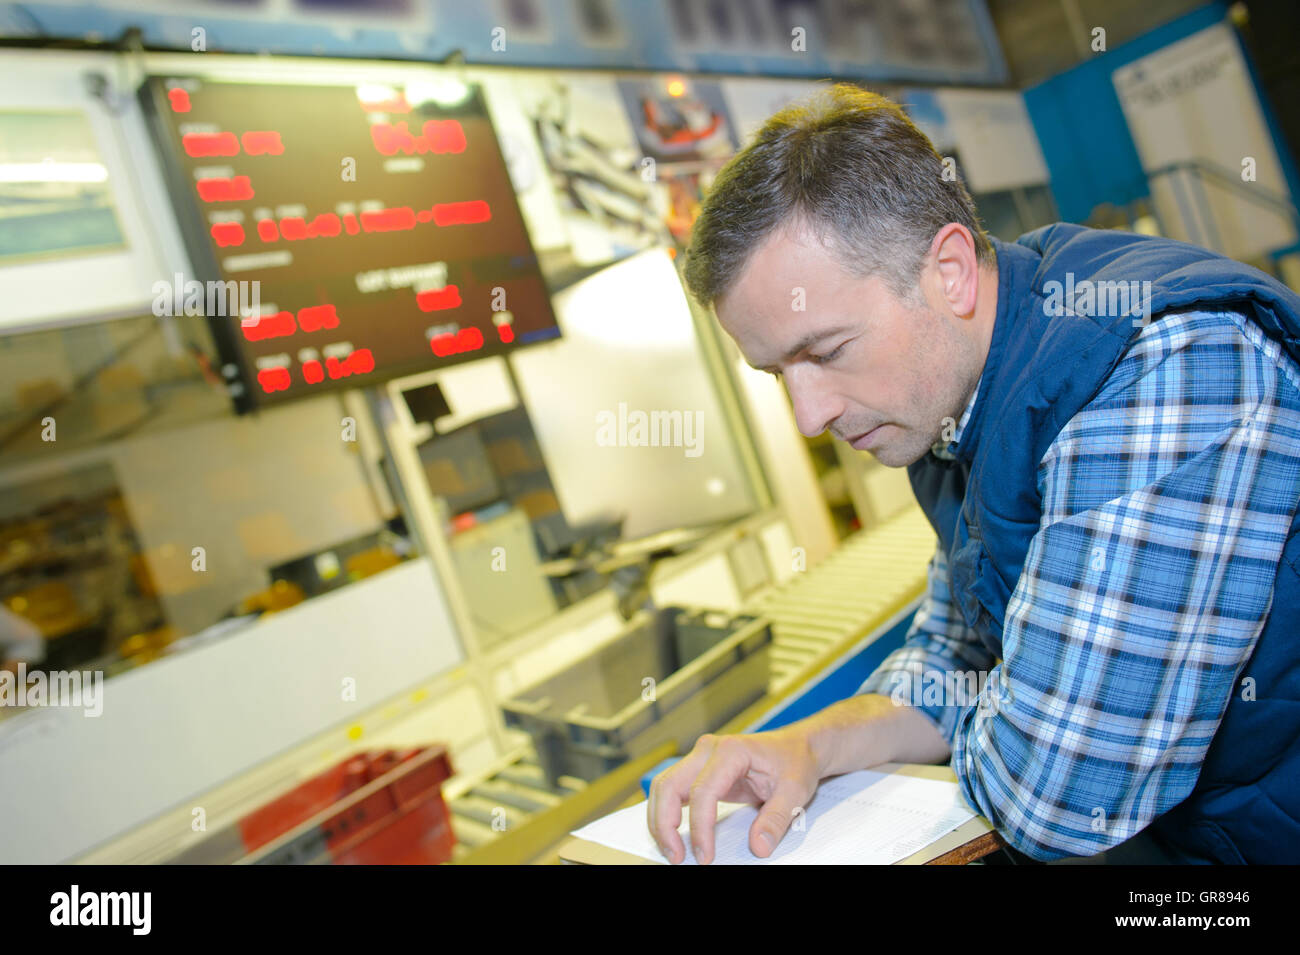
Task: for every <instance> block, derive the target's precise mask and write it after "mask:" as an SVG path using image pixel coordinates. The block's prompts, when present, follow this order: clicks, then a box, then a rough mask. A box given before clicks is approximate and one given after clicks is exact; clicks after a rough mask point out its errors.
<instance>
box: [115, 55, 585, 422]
mask: <svg viewBox="0 0 1300 955" xmlns="http://www.w3.org/2000/svg"><path fill="white" fill-rule="evenodd" d="M141 97H142V100H143V102H144V104H145V111H146V115H147V116H149V119H150V126H151V128H152V130H153V133H154V137H155V140H156V145H157V146H158V148H159V151H160V153H161V155H162V157H163V166H164V169H165V171H166V176H167V179H168V189H169V191H170V192H171V194H172V197H173V202H174V203H175V204H176V206H177V215H178V218H179V220H180V224H181V229H182V232H183V234H184V236H185V242H186V246H187V248H188V250H189V253H190V258H191V261H192V263H193V267H194V270H195V273H196V274H195V276H193V277H192V278H187V279H186V280H185V281H183V282H181V281H177V282H174V283H172V285H174V286H176V287H175V288H172V289H169V290H166V291H170V294H171V296H172V298H173V301H166V300H165V299H166V297H167V295H166V294H162V295H160V298H161V299H163V301H161V302H160V301H158V300H155V312H158V311H159V308H160V307H161V308H163V309H168V308H171V309H174V310H176V311H180V310H185V309H191V308H195V307H199V305H200V304H201V306H202V308H203V311H204V313H205V314H208V315H209V316H210V317H211V318H212V321H213V323H214V331H215V333H216V338H217V341H218V343H219V347H220V348H221V350H222V356H221V357H222V361H223V366H224V369H225V372H226V374H227V377H228V378H230V379H231V391H232V394H233V396H234V398H235V404H236V408H237V409H238V410H240V411H247V410H251V409H253V408H259V407H266V406H268V405H271V404H275V403H278V402H281V401H285V400H289V399H293V398H300V397H306V396H309V395H312V394H318V393H320V392H322V391H326V390H330V389H333V388H344V387H357V386H362V385H366V384H372V383H377V382H380V381H383V380H385V379H387V378H392V377H396V376H399V375H405V374H410V373H414V372H417V371H423V370H427V369H430V368H436V367H439V366H442V365H449V364H453V363H458V362H464V361H469V360H473V359H475V358H481V357H483V356H486V355H492V354H501V353H504V352H508V351H511V350H513V349H515V348H518V347H520V346H521V345H527V344H529V343H532V342H537V341H543V340H548V339H551V338H556V337H558V336H559V328H558V326H557V325H556V321H555V315H554V313H553V312H552V309H551V302H550V296H549V294H548V292H547V289H546V285H545V283H544V282H543V280H542V276H541V273H540V271H539V269H538V265H537V257H536V254H535V253H534V251H533V248H532V244H531V242H530V241H529V238H528V232H527V230H526V228H525V226H524V222H523V218H522V216H521V215H520V212H519V207H518V204H517V202H516V200H515V193H514V188H513V186H512V184H511V182H510V177H509V174H508V172H507V169H506V164H505V161H504V159H503V158H502V154H501V150H500V148H499V146H498V144H497V139H496V134H495V132H494V131H493V128H492V123H491V120H490V119H489V117H488V114H487V111H486V109H485V107H484V105H483V99H482V94H481V91H480V90H479V89H478V88H477V87H476V86H473V85H466V84H464V83H461V82H459V81H456V80H448V79H437V80H430V81H427V82H422V83H418V84H417V83H414V82H408V83H407V84H406V85H404V86H402V85H397V86H382V85H374V84H359V85H351V86H339V85H315V86H306V85H280V84H254V83H239V82H233V81H229V80H219V81H216V80H212V79H208V78H202V79H200V78H196V77H163V76H153V77H149V78H148V79H147V81H146V83H145V85H144V86H143V87H142V89H141ZM177 279H178V280H179V279H180V277H179V276H178V277H177ZM182 285H184V286H186V287H185V288H181V287H180V286H182ZM170 313H171V312H168V314H170ZM186 313H187V314H194V312H193V311H186Z"/></svg>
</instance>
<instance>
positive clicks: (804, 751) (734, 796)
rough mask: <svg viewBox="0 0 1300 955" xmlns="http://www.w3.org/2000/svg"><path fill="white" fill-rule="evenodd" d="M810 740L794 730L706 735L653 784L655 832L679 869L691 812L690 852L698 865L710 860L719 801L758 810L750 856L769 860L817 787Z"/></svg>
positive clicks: (751, 833)
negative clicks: (686, 809)
mask: <svg viewBox="0 0 1300 955" xmlns="http://www.w3.org/2000/svg"><path fill="white" fill-rule="evenodd" d="M820 778H821V777H820V771H819V768H818V765H817V759H816V757H815V755H814V753H813V750H812V747H811V746H810V744H809V740H808V736H807V734H806V733H805V732H804V731H803V730H801V729H800V728H799V727H798V726H797V725H796V726H789V727H785V728H782V729H778V730H772V731H770V732H767V733H749V734H745V735H741V736H713V735H711V734H706V735H704V736H701V737H700V738H699V740H698V741H697V742H696V743H695V748H694V749H692V750H691V751H690V753H688V754H687V756H686V757H685V758H684V759H682V760H681V761H680V762H678V763H677V764H676V765H674V766H671V767H670V768H668V769H666V770H665V771H664V772H662V773H660V774H659V775H658V776H656V777H655V779H654V782H653V783H652V784H651V786H650V799H649V801H648V803H647V806H648V808H647V810H646V812H647V815H648V822H649V824H650V832H651V834H652V835H653V836H654V838H655V842H657V843H658V844H659V848H660V851H662V852H663V853H664V855H665V856H666V857H667V858H668V861H669V862H672V863H673V864H674V865H675V864H677V863H679V862H681V861H682V860H683V859H685V858H686V847H685V846H683V845H682V838H681V836H680V835H679V834H678V832H677V827H678V826H679V825H681V822H682V806H683V804H689V805H690V807H691V846H692V848H693V851H694V853H695V859H696V861H697V862H700V863H701V864H705V863H709V862H712V861H713V848H714V844H713V837H714V832H713V830H714V824H715V823H716V821H717V817H718V803H719V802H744V803H751V804H754V805H759V806H761V807H762V808H761V809H760V810H759V813H758V818H756V819H755V820H754V824H753V825H752V826H750V828H749V850H750V851H751V852H752V853H754V855H756V856H758V857H759V858H763V859H765V858H767V857H768V856H769V855H771V854H772V850H773V849H775V848H776V844H777V843H778V842H780V841H781V838H782V837H783V836H784V835H785V833H786V830H788V829H789V828H790V823H791V822H792V821H793V819H794V814H795V810H796V809H800V808H802V807H803V806H806V805H807V804H808V802H809V800H810V799H812V795H813V793H814V792H816V790H817V783H818V782H819V781H820Z"/></svg>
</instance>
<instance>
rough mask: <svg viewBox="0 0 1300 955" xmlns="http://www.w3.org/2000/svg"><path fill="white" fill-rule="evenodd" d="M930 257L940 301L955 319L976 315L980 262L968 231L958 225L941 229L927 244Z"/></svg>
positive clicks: (953, 223)
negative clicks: (937, 279) (937, 278)
mask: <svg viewBox="0 0 1300 955" xmlns="http://www.w3.org/2000/svg"><path fill="white" fill-rule="evenodd" d="M930 257H931V261H932V262H933V263H934V267H935V274H937V275H938V277H939V297H940V298H941V299H942V300H943V301H944V303H946V304H947V306H948V307H949V308H950V309H951V310H952V312H953V314H954V315H957V316H960V317H961V318H969V317H970V316H972V315H974V314H975V299H976V296H977V293H978V292H979V259H978V257H977V255H976V253H975V239H974V237H973V236H972V235H971V233H970V230H969V229H967V228H966V227H965V226H964V225H961V224H960V223H958V222H949V223H948V224H947V225H946V226H944V227H943V228H942V229H940V230H939V231H938V232H937V233H936V234H935V236H934V241H933V242H932V243H931V244H930Z"/></svg>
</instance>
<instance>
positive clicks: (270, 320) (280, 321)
mask: <svg viewBox="0 0 1300 955" xmlns="http://www.w3.org/2000/svg"><path fill="white" fill-rule="evenodd" d="M240 329H241V330H242V331H243V333H244V338H246V339H248V340H249V341H250V342H260V341H262V340H263V339H264V338H283V337H285V336H286V335H292V334H293V333H294V332H295V331H297V329H296V327H295V326H294V324H293V312H285V311H280V312H276V313H275V314H274V315H263V316H262V317H261V318H259V319H258V320H257V321H255V322H251V323H249V324H244V323H243V322H242V321H241V322H240Z"/></svg>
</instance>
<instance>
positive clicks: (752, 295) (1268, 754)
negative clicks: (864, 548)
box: [647, 86, 1300, 862]
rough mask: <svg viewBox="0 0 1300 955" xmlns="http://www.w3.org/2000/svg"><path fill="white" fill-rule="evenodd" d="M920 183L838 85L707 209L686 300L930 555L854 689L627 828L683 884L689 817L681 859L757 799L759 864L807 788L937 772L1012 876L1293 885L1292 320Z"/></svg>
mask: <svg viewBox="0 0 1300 955" xmlns="http://www.w3.org/2000/svg"><path fill="white" fill-rule="evenodd" d="M944 173H945V168H944V164H943V162H942V160H941V158H940V157H939V156H938V155H937V154H936V153H935V151H934V149H933V147H932V146H931V144H930V143H929V141H928V140H926V139H925V137H924V136H923V135H922V134H921V133H920V132H919V131H918V130H917V129H916V128H915V127H914V126H913V125H912V124H911V123H910V122H909V121H908V120H907V118H906V117H905V115H904V114H903V113H902V112H901V111H900V110H899V109H898V107H896V106H895V105H894V104H892V103H890V102H888V101H887V100H884V99H882V98H880V97H878V96H875V95H873V94H871V93H868V92H865V91H863V90H860V89H856V88H854V87H850V86H838V87H834V88H832V89H830V90H829V91H827V92H825V93H824V94H822V95H820V96H819V97H818V98H817V99H815V100H814V101H813V102H812V103H811V104H809V105H806V106H799V107H792V108H790V109H787V110H785V111H782V112H781V113H778V114H777V115H776V116H774V117H772V118H771V119H770V120H769V121H768V122H767V124H766V125H765V126H764V128H763V129H762V130H761V131H760V132H759V134H758V135H757V137H756V140H755V141H754V142H753V144H751V145H750V146H748V147H747V148H746V149H745V150H744V151H742V152H741V153H740V154H739V155H737V156H736V157H735V158H734V159H733V160H732V161H731V162H730V163H729V164H728V166H727V167H726V168H725V169H724V170H723V171H722V172H721V173H720V175H719V176H718V178H717V180H716V182H715V184H714V186H713V188H712V190H711V191H710V193H709V195H708V197H707V199H706V201H705V203H704V207H703V210H702V213H701V216H700V219H699V220H698V222H697V223H696V225H695V227H694V232H693V238H692V244H691V248H690V251H689V252H688V256H687V263H686V281H687V284H688V285H689V286H690V289H691V292H692V294H694V295H695V296H696V298H697V299H699V300H700V301H701V302H703V303H705V304H712V305H713V306H714V310H715V313H716V315H717V318H718V321H719V322H720V324H721V325H722V327H723V328H724V329H725V330H726V331H727V333H728V334H729V335H730V336H731V337H732V338H733V339H734V340H735V342H736V344H737V346H738V347H739V349H740V351H741V352H742V353H743V354H744V356H745V358H746V360H747V361H749V363H750V364H751V365H753V366H755V367H757V368H760V369H763V370H766V371H769V372H771V373H773V374H777V375H780V376H781V377H782V379H783V380H784V381H785V384H786V386H787V388H788V390H789V394H790V399H791V402H792V404H793V407H794V413H795V418H796V421H797V423H798V426H799V429H800V431H802V432H803V433H804V434H805V435H808V436H810V437H811V436H813V435H816V434H818V433H820V432H821V431H823V430H824V429H826V428H830V429H831V430H832V432H833V433H835V434H836V435H838V436H839V437H840V438H842V439H843V440H845V441H849V442H850V443H851V444H852V445H853V447H855V448H858V449H860V450H867V451H870V452H871V453H872V454H874V455H875V456H876V457H877V458H878V459H879V460H880V461H881V462H882V463H883V464H885V465H888V466H891V467H907V468H908V474H909V478H910V479H911V483H912V487H913V490H914V492H915V494H916V497H917V500H918V502H919V503H920V505H921V507H922V508H923V510H924V511H925V513H926V515H927V516H928V518H929V520H930V523H931V524H932V525H933V527H934V530H935V532H936V534H937V535H938V538H939V545H938V549H937V552H936V554H935V557H934V559H933V560H932V562H931V564H930V569H929V585H928V589H927V592H926V594H925V598H924V600H923V602H922V605H921V607H920V609H919V611H918V613H917V615H916V617H915V620H914V622H913V625H912V628H911V631H910V633H909V635H908V637H907V639H906V641H905V643H904V645H903V647H901V648H900V649H898V650H897V651H895V652H894V653H893V654H891V655H890V656H889V657H888V658H887V659H886V660H885V661H884V662H883V663H882V664H881V666H880V667H879V668H878V669H877V671H876V672H875V673H874V674H872V676H871V677H870V678H869V679H868V680H867V681H866V683H865V684H863V686H862V687H861V688H860V690H859V691H858V693H857V695H855V696H853V697H851V698H849V699H847V700H843V701H841V702H839V703H837V704H835V705H833V706H831V707H828V708H827V709H826V710H824V711H822V712H821V713H818V714H815V715H814V716H812V717H809V718H808V719H806V720H804V721H802V722H800V723H796V724H793V725H791V726H788V727H785V728H782V729H779V730H776V731H772V732H767V733H758V734H750V735H743V736H729V737H716V736H711V735H706V736H703V737H701V738H700V740H699V741H698V743H697V744H696V745H695V747H694V749H693V750H692V751H691V752H690V753H689V754H688V755H687V756H686V757H685V758H684V759H683V760H681V761H680V762H679V763H677V764H676V765H675V766H673V767H671V768H670V769H669V770H667V771H665V772H664V773H662V774H660V775H659V776H658V777H657V778H656V779H655V781H654V783H653V785H652V787H651V794H650V802H649V808H648V810H647V812H648V816H649V824H650V829H651V832H652V833H653V835H654V837H655V839H656V841H657V842H658V844H659V845H660V847H661V849H662V850H663V851H664V853H665V855H666V856H667V857H668V858H669V859H670V861H673V862H679V861H681V860H682V858H683V857H684V852H685V847H684V846H683V844H682V840H681V838H680V837H679V836H678V834H677V831H676V827H677V826H678V825H679V824H680V822H681V810H682V807H683V806H684V805H686V804H689V806H690V822H691V828H690V837H691V840H692V845H693V847H694V849H695V854H696V857H697V859H699V860H700V861H702V862H708V861H710V860H711V859H712V858H713V849H714V845H713V829H714V823H715V821H716V805H717V802H718V801H720V800H723V801H742V802H743V801H747V802H752V803H756V804H761V809H760V811H759V814H758V816H757V818H756V819H755V821H754V824H753V826H752V828H751V831H750V834H749V846H750V849H751V850H752V851H753V852H754V853H755V854H756V855H758V856H767V855H769V854H770V853H771V851H772V850H773V848H774V847H775V846H776V845H777V843H778V842H779V841H780V839H781V838H782V837H783V835H784V834H785V832H786V830H787V828H788V827H789V825H790V822H791V819H792V818H793V815H794V814H795V812H796V810H798V809H799V808H800V807H802V806H804V805H806V804H807V803H808V802H809V800H810V799H811V798H812V796H813V793H814V792H815V790H816V787H817V783H818V782H819V781H820V780H821V779H823V778H825V777H827V776H832V775H836V774H840V773H845V772H849V771H853V770H857V769H862V768H866V767H869V766H873V765H876V764H879V763H882V762H886V761H890V760H894V761H900V762H920V763H935V762H942V761H945V760H950V761H951V763H952V766H953V769H954V771H955V772H956V775H957V778H958V780H959V784H960V786H961V790H962V792H963V794H964V795H965V797H966V799H967V800H968V801H969V802H970V803H971V805H972V806H974V807H976V808H977V809H978V810H979V811H980V812H981V813H982V814H983V815H984V816H986V817H987V818H988V819H989V820H990V822H991V823H992V824H993V825H994V826H995V828H996V829H997V830H998V831H999V833H1001V835H1002V836H1003V837H1004V838H1005V839H1006V840H1007V842H1008V843H1009V844H1010V845H1011V846H1012V847H1014V848H1015V849H1016V850H1018V851H1019V852H1022V853H1024V854H1025V855H1027V856H1029V857H1031V858H1033V859H1036V860H1043V861H1049V860H1058V859H1065V858H1077V857H1094V856H1097V855H1098V854H1100V853H1103V852H1105V851H1106V850H1111V852H1112V853H1116V854H1117V855H1118V854H1119V853H1121V852H1123V851H1126V850H1127V851H1128V853H1129V854H1128V855H1127V856H1122V855H1121V856H1119V857H1120V858H1128V859H1136V860H1143V861H1217V862H1242V861H1248V862H1279V861H1288V862H1295V861H1300V785H1298V784H1297V782H1298V781H1300V634H1298V633H1297V631H1298V630H1300V624H1298V623H1297V612H1298V611H1300V573H1298V572H1297V568H1298V567H1300V521H1297V519H1296V505H1297V501H1298V500H1300V370H1298V367H1297V357H1298V354H1300V318H1298V316H1300V297H1297V296H1296V295H1295V294H1293V293H1292V292H1291V291H1290V290H1288V289H1286V288H1285V287H1283V286H1282V285H1280V284H1279V283H1277V282H1275V281H1274V280H1272V279H1270V278H1268V277H1267V276H1265V275H1264V274H1263V273H1261V272H1259V271H1257V270H1254V269H1251V268H1249V267H1247V266H1244V265H1241V264H1239V263H1236V262H1232V261H1230V260H1228V259H1224V258H1222V257H1220V256H1216V255H1213V254H1212V253H1209V252H1206V251H1205V250H1202V249H1197V248H1195V247H1193V246H1189V245H1186V244H1183V243H1178V242H1172V241H1168V240H1163V239H1157V238H1151V237H1145V236H1136V235H1132V234H1129V233H1123V232H1103V231H1094V230H1089V229H1084V228H1082V227H1079V226H1073V225H1065V224H1057V225H1055V226H1049V227H1046V228H1044V229H1040V230H1037V231H1036V232H1033V233H1030V234H1029V235H1026V236H1022V237H1021V238H1020V239H1019V240H1018V241H1017V242H1016V243H1003V242H999V241H997V240H996V239H990V238H988V237H987V236H986V235H985V234H984V232H983V231H982V230H981V228H980V225H979V222H978V219H977V217H976V213H975V210H974V206H973V204H972V202H971V199H970V197H969V195H968V194H967V192H966V191H965V189H964V188H963V187H962V186H961V184H960V183H959V182H956V181H951V180H952V179H953V177H951V176H945V175H944ZM1121 293H1122V294H1121ZM864 585H869V581H864ZM1139 834H1140V835H1139ZM1135 837H1136V838H1135ZM1116 847H1119V848H1118V849H1116ZM1108 861H1115V860H1114V859H1111V860H1108Z"/></svg>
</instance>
